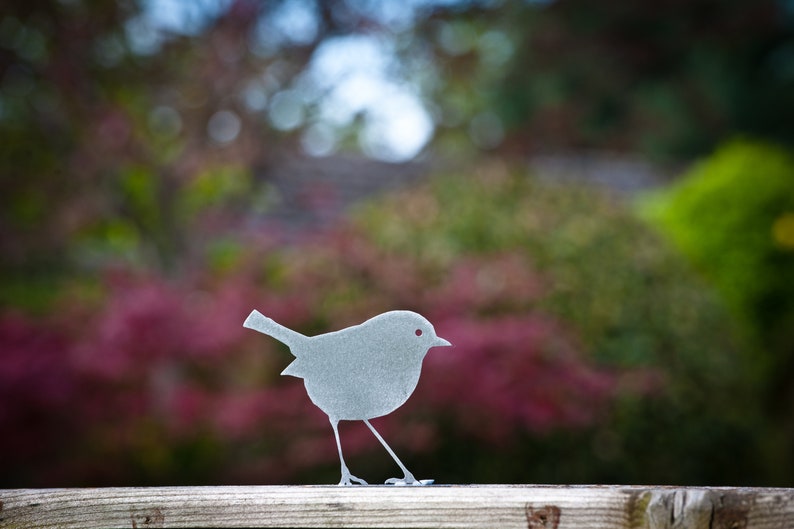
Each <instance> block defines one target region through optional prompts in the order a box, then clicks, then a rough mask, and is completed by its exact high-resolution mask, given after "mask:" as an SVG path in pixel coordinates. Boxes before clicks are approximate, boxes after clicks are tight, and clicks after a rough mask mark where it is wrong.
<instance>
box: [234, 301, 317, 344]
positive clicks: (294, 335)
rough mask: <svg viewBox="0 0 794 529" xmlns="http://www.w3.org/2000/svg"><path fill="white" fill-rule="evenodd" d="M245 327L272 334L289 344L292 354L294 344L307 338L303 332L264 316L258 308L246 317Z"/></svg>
mask: <svg viewBox="0 0 794 529" xmlns="http://www.w3.org/2000/svg"><path fill="white" fill-rule="evenodd" d="M243 327H247V328H248V329H253V330H255V331H258V332H261V333H262V334H267V335H268V336H272V337H273V338H275V339H276V340H278V341H280V342H282V343H283V344H285V345H287V346H289V348H290V351H292V354H295V352H294V349H293V346H296V345H298V344H299V343H300V342H301V341H303V340H306V336H304V335H303V334H301V333H299V332H295V331H293V330H292V329H288V328H287V327H284V326H283V325H281V324H279V323H276V322H275V321H273V320H271V319H270V318H268V317H266V316H264V315H263V314H262V313H261V312H259V311H258V310H254V311H251V314H249V315H248V317H247V318H246V319H245V322H244V323H243Z"/></svg>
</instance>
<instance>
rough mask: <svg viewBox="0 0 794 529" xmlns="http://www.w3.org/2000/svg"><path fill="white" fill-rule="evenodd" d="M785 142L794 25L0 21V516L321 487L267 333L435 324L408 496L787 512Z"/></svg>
mask: <svg viewBox="0 0 794 529" xmlns="http://www.w3.org/2000/svg"><path fill="white" fill-rule="evenodd" d="M792 145H794V3H793V2H791V1H790V0H757V1H754V2H748V1H740V0H668V1H665V2H650V1H636V0H603V1H600V2H587V1H584V0H524V1H520V0H512V1H511V0H502V1H500V0H482V1H477V0H405V1H400V2H396V1H394V2H392V1H388V0H273V1H256V0H196V1H190V2H188V1H184V2H183V1H180V0H140V1H134V0H126V1H117V2H109V1H103V0H42V1H38V2H31V1H20V0H6V2H4V4H3V8H2V10H0V256H1V258H0V432H2V434H1V435H0V454H2V455H0V487H27V486H85V485H96V486H98V485H164V484H181V485H191V484H278V483H281V484H291V483H329V484H331V483H336V482H337V480H338V476H339V474H338V472H339V468H338V460H337V455H336V448H335V445H334V441H333V435H332V431H331V428H330V426H329V424H328V422H327V418H326V417H325V416H324V415H323V413H322V412H320V411H319V410H318V409H316V408H315V407H314V406H313V405H312V404H311V402H310V401H309V399H308V397H307V396H306V394H305V391H304V388H303V385H302V383H301V381H300V380H298V379H294V378H292V377H281V376H279V373H280V372H281V370H282V369H283V368H284V367H285V366H286V365H287V364H288V363H289V361H290V355H289V353H288V352H287V350H286V349H284V348H283V347H281V346H280V345H279V344H278V343H277V342H275V341H274V340H271V339H267V338H265V337H263V336H261V335H258V334H256V333H253V332H251V331H249V330H246V329H244V328H243V327H242V322H243V320H244V319H245V317H246V316H247V315H248V313H249V312H250V311H251V309H253V308H257V309H259V310H260V311H262V312H263V313H265V314H266V315H268V316H270V317H272V318H274V319H275V320H277V321H279V322H281V323H283V324H285V325H287V326H289V327H292V328H295V329H296V330H299V331H301V332H303V333H306V334H316V333H321V332H326V331H331V330H336V329H339V328H342V327H344V326H347V325H351V324H355V323H359V322H361V321H363V320H365V319H367V318H369V317H371V316H373V315H375V314H377V313H380V312H382V311H385V310H390V309H395V308H403V309H411V310H415V311H417V312H420V313H422V314H423V315H425V316H427V317H428V318H429V319H430V320H431V321H433V322H434V323H435V325H436V329H437V331H438V333H439V335H440V336H443V337H445V338H447V339H449V340H450V341H452V342H453V344H454V345H455V347H454V348H451V349H439V350H433V351H431V352H430V354H429V355H428V356H427V358H426V360H425V365H424V370H423V376H422V379H421V380H420V384H419V387H418V388H417V391H416V393H415V394H414V396H413V397H412V398H411V399H410V400H409V401H408V403H407V404H406V405H405V406H404V407H403V408H400V409H399V410H397V411H396V412H395V413H393V414H392V415H391V416H389V417H386V418H382V419H378V420H376V421H374V422H375V425H376V426H377V427H378V428H379V429H380V430H381V432H382V433H383V435H384V437H385V438H386V439H387V440H388V441H389V442H390V444H391V445H392V446H393V447H394V449H395V451H396V452H397V453H399V454H400V455H401V457H402V459H403V461H404V462H405V463H406V465H407V466H408V467H409V468H411V469H413V471H414V472H415V473H416V475H417V478H420V479H424V478H435V479H436V481H437V482H439V483H631V484H678V485H736V486H739V485H758V486H794V156H793V155H792V152H794V151H792ZM341 435H342V441H343V445H344V447H345V450H346V456H347V459H348V464H349V465H350V467H351V469H352V470H353V472H354V473H355V474H357V475H359V476H361V477H363V478H365V479H367V480H369V481H370V482H379V481H381V480H385V479H386V478H389V477H392V476H393V475H394V472H395V471H396V470H397V469H396V468H393V462H392V461H391V459H390V458H389V457H388V455H387V454H385V453H384V452H383V450H382V448H381V447H380V445H379V444H378V443H377V441H376V440H375V439H374V438H373V437H372V436H371V433H370V432H369V431H368V430H367V429H366V428H365V427H364V426H363V425H361V424H355V423H343V424H342V425H341Z"/></svg>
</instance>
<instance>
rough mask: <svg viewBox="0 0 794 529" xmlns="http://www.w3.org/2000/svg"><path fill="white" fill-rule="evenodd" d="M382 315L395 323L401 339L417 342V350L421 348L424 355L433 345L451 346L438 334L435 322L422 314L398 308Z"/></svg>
mask: <svg viewBox="0 0 794 529" xmlns="http://www.w3.org/2000/svg"><path fill="white" fill-rule="evenodd" d="M382 316H386V317H388V318H389V320H390V321H391V322H392V323H393V325H394V329H395V331H396V332H397V333H398V334H399V337H400V339H401V340H405V341H406V342H408V343H412V344H416V350H420V351H421V353H422V356H424V355H425V354H426V353H427V351H428V349H430V348H431V347H449V346H451V345H452V344H451V343H449V342H448V341H447V340H445V339H444V338H441V337H439V336H438V335H436V330H435V328H434V327H433V324H432V323H430V322H429V321H427V318H425V317H424V316H421V315H420V314H417V313H415V312H411V311H407V310H396V311H392V312H387V313H386V314H383V315H382Z"/></svg>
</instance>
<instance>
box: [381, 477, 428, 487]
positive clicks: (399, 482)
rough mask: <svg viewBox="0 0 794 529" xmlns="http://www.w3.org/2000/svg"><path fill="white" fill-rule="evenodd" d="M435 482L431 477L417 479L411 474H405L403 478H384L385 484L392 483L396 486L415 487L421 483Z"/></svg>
mask: <svg viewBox="0 0 794 529" xmlns="http://www.w3.org/2000/svg"><path fill="white" fill-rule="evenodd" d="M434 482H435V480H433V479H422V480H418V479H416V478H415V477H413V475H412V474H406V475H405V477H404V478H391V479H387V480H386V485H394V486H396V487H405V486H411V487H417V486H422V485H432V484H433V483H434Z"/></svg>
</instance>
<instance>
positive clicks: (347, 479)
mask: <svg viewBox="0 0 794 529" xmlns="http://www.w3.org/2000/svg"><path fill="white" fill-rule="evenodd" d="M354 481H355V482H356V483H358V484H359V485H369V483H367V482H366V481H364V480H363V479H361V478H357V477H356V476H354V475H352V474H347V475H343V476H342V479H341V480H340V481H339V485H341V486H350V485H353V482H354Z"/></svg>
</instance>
